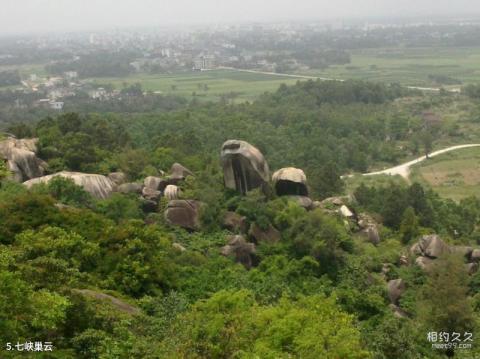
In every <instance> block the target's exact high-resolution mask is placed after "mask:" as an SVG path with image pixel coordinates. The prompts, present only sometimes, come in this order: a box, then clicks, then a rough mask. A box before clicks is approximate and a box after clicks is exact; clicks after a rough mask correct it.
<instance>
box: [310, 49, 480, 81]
mask: <svg viewBox="0 0 480 359" xmlns="http://www.w3.org/2000/svg"><path fill="white" fill-rule="evenodd" d="M351 60H352V61H351V63H350V64H347V65H336V66H331V67H329V68H328V69H326V70H324V71H308V72H304V73H303V74H305V75H313V76H322V77H332V78H338V79H363V80H371V81H380V82H399V83H401V84H403V85H409V86H427V87H436V86H441V85H442V83H439V82H436V81H435V80H434V78H435V77H437V78H438V77H447V78H449V80H451V81H452V82H453V83H451V84H448V83H445V87H447V88H448V87H460V86H461V84H462V83H463V84H468V83H478V82H480V48H475V47H472V48H383V49H364V50H355V51H352V52H351Z"/></svg>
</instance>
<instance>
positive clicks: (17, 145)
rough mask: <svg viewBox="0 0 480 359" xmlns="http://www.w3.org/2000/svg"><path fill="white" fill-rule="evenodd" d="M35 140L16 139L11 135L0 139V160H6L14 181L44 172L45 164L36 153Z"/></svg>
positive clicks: (24, 179) (33, 176)
mask: <svg viewBox="0 0 480 359" xmlns="http://www.w3.org/2000/svg"><path fill="white" fill-rule="evenodd" d="M37 142H38V139H36V138H33V139H22V140H18V139H16V138H13V137H9V138H7V139H5V140H3V141H0V160H3V161H6V163H7V169H8V170H9V171H11V172H12V173H13V179H14V180H15V181H17V182H23V181H26V180H29V179H32V178H37V177H41V176H43V175H44V174H45V169H46V167H47V164H46V163H45V162H43V161H42V160H40V159H39V158H38V157H37V155H36V153H37Z"/></svg>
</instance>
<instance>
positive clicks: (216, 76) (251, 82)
mask: <svg viewBox="0 0 480 359" xmlns="http://www.w3.org/2000/svg"><path fill="white" fill-rule="evenodd" d="M296 81H298V79H295V78H291V77H285V76H275V75H264V74H254V73H248V72H241V71H235V70H212V71H202V72H179V73H174V74H136V75H131V76H128V77H113V78H97V79H95V80H94V83H98V84H104V83H108V84H112V85H113V86H114V87H115V88H117V89H122V87H123V86H124V85H125V84H135V83H140V84H141V85H142V88H143V89H145V90H146V91H153V92H160V93H163V94H171V95H178V96H183V97H186V98H188V99H197V100H201V101H218V100H220V99H222V98H224V99H226V100H234V101H235V102H243V101H253V100H254V99H255V98H257V97H258V96H259V95H261V94H263V93H264V92H268V91H274V90H276V89H277V88H278V87H279V86H280V85H281V84H294V83H295V82H296Z"/></svg>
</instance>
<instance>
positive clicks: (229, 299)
mask: <svg viewBox="0 0 480 359" xmlns="http://www.w3.org/2000/svg"><path fill="white" fill-rule="evenodd" d="M132 91H138V87H131V88H128V89H127V90H126V92H132ZM125 95H126V96H128V94H125ZM416 95H418V93H417V92H412V91H408V90H406V89H404V88H401V87H399V86H394V85H392V86H386V85H381V84H376V83H367V82H362V81H347V82H343V83H342V82H321V81H306V82H299V83H296V84H295V85H293V86H286V85H283V86H281V87H280V88H279V89H278V91H276V92H274V93H268V94H264V95H262V96H261V97H260V98H259V99H258V100H257V101H255V102H254V103H241V104H227V103H225V102H221V103H206V104H193V105H190V106H186V107H185V108H181V109H178V110H176V111H171V112H165V113H151V114H145V113H134V114H124V115H118V114H78V113H67V114H62V115H60V116H56V117H47V118H44V119H42V120H41V121H38V122H36V123H29V124H24V125H17V126H13V127H12V128H11V129H10V130H11V131H12V132H16V133H22V134H32V135H33V136H37V137H38V138H39V156H40V157H41V158H42V159H44V160H46V161H47V162H48V165H49V167H50V171H52V172H56V171H60V170H76V171H84V172H91V173H99V174H108V173H110V172H112V171H119V170H120V171H122V172H124V173H125V175H126V176H127V181H130V182H140V181H142V180H143V179H144V177H146V176H148V175H156V176H162V174H161V171H162V170H166V171H168V169H169V168H170V167H171V165H172V164H173V163H175V162H180V163H182V164H183V165H184V166H186V167H188V168H189V169H190V170H191V171H192V172H193V173H194V176H188V177H187V178H186V179H185V180H179V181H178V182H177V184H178V186H179V187H180V188H181V192H182V195H181V196H182V198H187V199H191V200H197V201H201V202H203V206H202V207H201V210H200V218H199V221H200V228H199V229H198V230H196V231H187V230H184V229H181V228H180V227H175V226H173V225H171V224H169V223H168V222H167V221H166V219H165V218H164V213H163V212H164V210H165V206H166V200H165V199H164V198H162V199H160V200H159V202H158V203H154V205H155V208H153V209H152V210H150V211H144V210H142V209H143V208H144V207H143V201H144V200H143V199H141V198H139V195H138V194H137V193H131V194H122V193H115V194H114V195H112V196H110V197H109V198H107V199H104V200H99V199H95V198H93V197H92V196H90V195H89V194H88V193H87V192H85V190H84V189H83V188H81V187H78V186H76V185H75V184H74V183H73V182H72V181H71V180H66V179H62V178H56V179H54V180H52V181H50V182H49V183H48V184H42V185H36V186H33V187H32V188H31V189H27V188H26V187H24V186H22V185H21V184H17V183H12V182H10V181H7V180H5V179H4V180H2V186H1V187H0V342H3V343H9V342H15V343H16V341H27V340H46V339H43V338H48V341H51V342H53V344H54V346H55V351H54V353H53V354H52V355H53V356H52V357H55V358H61V359H67V358H85V359H86V358H88V359H90V358H99V359H104V358H133V357H138V358H146V359H150V358H151V359H153V358H168V359H170V358H218V359H220V358H245V359H246V358H254V357H260V358H272V359H273V358H275V359H276V358H312V359H313V358H327V359H329V358H331V359H336V358H346V359H349V358H352V359H357V358H362V359H363V358H382V359H384V358H385V359H397V358H405V359H417V358H432V359H435V358H443V357H445V354H448V355H450V354H451V353H450V352H445V351H443V352H442V351H440V350H439V351H434V350H432V348H431V343H429V342H428V341H427V340H426V334H427V332H428V331H438V332H440V331H442V330H456V331H458V330H464V331H467V330H471V331H473V330H474V329H476V328H477V323H478V322H479V319H480V309H479V308H480V306H479V305H478V303H477V302H478V296H479V295H480V294H479V293H480V286H479V285H478V283H480V281H479V274H478V273H477V274H474V275H472V276H467V275H466V274H465V273H464V272H465V271H464V267H465V263H464V261H463V260H460V259H458V258H454V257H449V256H448V255H446V256H445V257H442V258H440V259H436V260H435V261H436V263H435V267H434V268H432V271H431V272H430V271H428V272H427V271H422V270H421V269H420V268H419V266H417V265H415V259H416V258H415V256H413V255H411V256H410V254H409V253H411V252H410V247H411V246H412V245H413V244H414V243H416V242H417V241H418V239H419V236H421V235H423V234H431V233H437V234H439V235H440V236H441V237H442V239H443V240H444V241H445V243H446V244H448V245H452V246H453V245H455V246H456V245H468V246H472V247H474V246H477V245H478V240H479V238H480V233H479V227H478V223H479V221H480V199H479V198H476V197H469V198H466V199H463V200H462V201H460V202H458V203H456V202H454V201H451V200H448V199H444V198H442V197H440V196H439V195H438V194H436V193H435V192H434V191H432V190H429V189H428V188H424V187H423V186H422V185H421V184H418V183H414V184H411V185H408V184H406V183H402V182H401V181H398V183H397V182H396V181H390V180H389V179H386V178H379V179H372V181H374V182H372V184H375V185H374V186H373V185H372V186H370V185H365V184H361V183H358V184H356V185H355V186H354V187H352V189H351V190H352V191H353V195H354V196H353V197H352V200H351V201H349V200H347V199H345V200H341V199H338V198H337V200H341V201H344V202H345V204H346V205H347V206H348V207H349V208H350V209H351V210H352V212H353V213H354V217H353V218H351V219H349V220H348V219H346V218H345V217H343V216H342V215H340V214H339V212H338V208H337V207H335V206H336V205H335V204H334V203H333V202H324V203H322V204H321V205H318V206H317V208H315V209H312V210H310V211H307V210H305V209H304V208H303V207H300V206H299V205H298V204H297V203H296V202H295V201H291V200H288V199H287V198H285V197H279V196H277V195H276V194H275V193H274V191H273V190H272V188H270V186H269V185H266V186H264V187H265V188H264V189H263V191H261V190H260V189H257V190H253V191H251V192H249V193H248V194H247V195H245V196H241V195H239V194H238V193H236V192H235V191H232V190H227V189H225V188H224V184H223V181H222V170H221V166H220V165H219V161H218V152H219V149H220V147H221V144H222V143H223V142H224V141H225V140H227V139H231V138H239V139H243V140H246V141H249V142H250V143H252V144H254V145H255V146H257V147H258V148H259V149H260V150H261V151H262V153H263V154H264V155H265V158H266V159H267V160H268V162H269V165H270V167H271V169H272V170H275V169H278V168H281V167H286V166H296V167H299V168H302V169H304V170H305V172H306V174H307V176H308V184H309V186H310V190H311V191H310V196H311V197H312V199H314V200H321V199H323V198H325V197H328V196H331V195H339V194H342V193H343V192H344V183H343V181H341V180H340V179H339V175H340V174H342V173H346V172H353V171H356V172H360V171H365V170H367V169H368V168H371V167H373V166H377V165H378V164H380V163H394V162H398V161H401V160H402V159H404V158H405V157H409V156H413V155H414V154H415V153H418V152H421V151H422V150H423V149H422V146H421V145H418V141H419V138H418V137H417V136H418V133H421V131H427V130H428V131H431V132H430V133H431V134H432V138H433V139H434V140H435V141H434V143H432V145H435V144H436V142H437V141H440V140H442V139H445V138H447V137H448V135H449V134H451V133H450V132H449V131H450V130H451V128H450V127H442V126H439V127H438V128H427V127H426V126H424V124H423V123H422V122H421V120H420V119H419V117H418V114H417V115H414V114H412V113H409V112H408V111H406V110H405V109H403V110H402V111H400V110H398V111H397V107H396V106H397V105H398V103H400V102H401V101H406V98H407V97H410V96H416ZM449 98H450V97H446V99H449ZM444 99H445V98H442V100H444ZM435 100H436V99H432V98H427V99H424V101H425V103H426V105H425V103H424V105H425V106H431V105H432V103H433V102H434V101H435ZM428 101H431V102H430V103H428ZM439 101H440V100H439ZM412 106H413V105H412ZM468 123H472V122H468ZM387 138H388V140H387ZM415 144H417V145H418V146H417V147H415ZM349 190H350V189H349ZM317 204H318V203H317ZM227 211H228V212H233V213H234V214H235V215H238V216H240V217H244V221H245V226H246V228H253V226H255V227H258V228H260V229H261V230H266V229H269V228H272V229H274V230H276V231H278V233H279V237H280V239H279V240H278V241H268V240H262V239H259V238H257V237H255V236H254V235H253V233H252V231H248V230H246V231H245V232H246V233H243V237H244V239H245V241H247V242H248V244H250V245H253V244H255V251H254V252H248V251H247V250H246V249H245V248H241V249H240V250H239V251H238V252H236V253H235V255H231V256H226V253H225V251H224V250H225V245H227V243H229V237H230V236H231V235H234V234H238V233H237V232H238V231H237V230H231V231H230V230H228V229H226V227H227V226H225V224H224V216H225V214H226V212H227ZM147 212H148V213H147ZM355 216H357V217H358V220H357V218H355ZM360 218H362V219H365V218H366V220H364V222H365V221H367V222H368V224H369V225H370V226H373V227H369V228H370V229H374V231H373V233H374V234H375V233H376V234H378V241H374V240H372V239H370V238H369V234H370V232H365V229H366V228H360V227H361V226H365V223H363V224H362V225H361V221H360ZM249 248H250V247H249ZM222 253H223V254H222ZM246 257H248V258H247V259H249V260H250V263H251V265H242V263H243V264H245V263H244V262H242V260H243V259H245V258H246ZM405 257H406V259H405ZM386 267H388V270H385V268H386ZM445 277H446V278H447V279H448V280H449V283H448V284H445V285H444V284H442V278H445ZM393 279H403V280H404V281H405V283H406V290H405V293H404V295H403V296H402V297H401V298H400V299H399V300H396V301H394V302H395V304H393V303H392V299H391V298H389V294H388V293H387V290H386V287H387V282H388V281H389V280H393ZM440 287H441V288H440ZM392 306H393V310H395V311H400V312H401V313H402V312H403V313H404V315H403V317H402V318H399V317H398V313H397V315H395V314H394V311H393V310H392ZM443 307H445V310H443V311H442V309H443ZM432 313H433V314H434V316H432ZM437 313H441V315H436V314H437ZM463 353H464V354H469V355H470V354H472V353H473V355H476V354H477V353H478V348H476V347H474V349H473V350H472V351H468V352H467V351H465V352H463ZM15 354H16V353H9V352H7V351H3V352H2V353H1V355H2V358H3V357H5V358H13V357H15ZM455 354H457V352H455ZM458 354H459V355H462V352H460V351H458Z"/></svg>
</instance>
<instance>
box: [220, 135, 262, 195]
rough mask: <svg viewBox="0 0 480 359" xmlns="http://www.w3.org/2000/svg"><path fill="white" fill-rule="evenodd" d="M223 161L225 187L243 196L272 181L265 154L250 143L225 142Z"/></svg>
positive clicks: (222, 154) (222, 153)
mask: <svg viewBox="0 0 480 359" xmlns="http://www.w3.org/2000/svg"><path fill="white" fill-rule="evenodd" d="M221 161H222V167H223V176H224V181H225V186H226V187H227V188H231V189H234V190H236V191H238V192H240V193H242V194H245V193H247V192H248V191H250V190H252V189H255V188H259V187H261V186H262V185H263V184H265V183H267V182H268V181H269V180H270V170H269V168H268V164H267V161H266V160H265V158H264V157H263V154H262V153H261V152H260V151H259V150H258V149H257V148H256V147H254V146H252V145H251V144H249V143H248V142H245V141H238V140H229V141H227V142H225V143H224V144H223V146H222V152H221Z"/></svg>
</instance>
